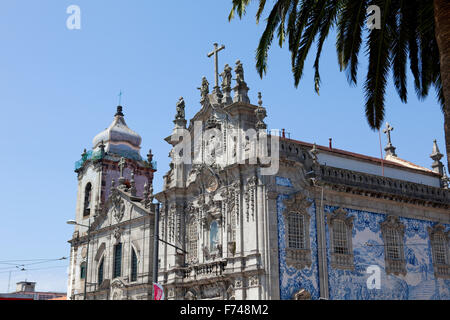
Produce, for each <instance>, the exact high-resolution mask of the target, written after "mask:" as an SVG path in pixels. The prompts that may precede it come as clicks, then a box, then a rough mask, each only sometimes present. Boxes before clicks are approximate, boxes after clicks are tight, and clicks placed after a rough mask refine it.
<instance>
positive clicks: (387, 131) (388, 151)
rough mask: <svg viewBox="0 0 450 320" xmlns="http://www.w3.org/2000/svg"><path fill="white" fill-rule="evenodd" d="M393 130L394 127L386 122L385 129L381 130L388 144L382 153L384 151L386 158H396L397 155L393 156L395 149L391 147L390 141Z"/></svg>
mask: <svg viewBox="0 0 450 320" xmlns="http://www.w3.org/2000/svg"><path fill="white" fill-rule="evenodd" d="M393 130H394V127H392V126H391V125H390V124H389V122H386V128H385V129H384V130H383V133H385V134H386V135H387V138H388V143H387V145H386V148H384V151H386V157H387V156H393V157H396V156H397V155H396V154H395V149H396V148H395V147H394V146H393V145H392V141H391V131H393Z"/></svg>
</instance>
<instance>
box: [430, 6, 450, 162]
mask: <svg viewBox="0 0 450 320" xmlns="http://www.w3.org/2000/svg"><path fill="white" fill-rule="evenodd" d="M434 20H435V32H436V40H437V44H438V47H439V55H440V68H441V80H442V87H443V90H444V100H445V102H444V131H445V146H446V151H447V165H448V166H447V168H448V169H449V170H450V1H449V0H434Z"/></svg>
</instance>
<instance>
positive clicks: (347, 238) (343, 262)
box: [328, 208, 354, 270]
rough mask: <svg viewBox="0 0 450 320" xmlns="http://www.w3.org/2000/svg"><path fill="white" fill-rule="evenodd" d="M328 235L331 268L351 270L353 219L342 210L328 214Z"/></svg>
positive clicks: (352, 258) (352, 264)
mask: <svg viewBox="0 0 450 320" xmlns="http://www.w3.org/2000/svg"><path fill="white" fill-rule="evenodd" d="M328 227H329V233H330V242H331V243H330V250H331V266H332V267H333V268H336V269H344V270H353V269H354V257H353V248H352V229H353V217H351V216H349V215H348V213H347V211H345V210H344V209H342V208H339V209H337V210H335V211H334V212H332V213H330V214H328Z"/></svg>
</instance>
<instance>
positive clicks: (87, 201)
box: [83, 182, 92, 217]
mask: <svg viewBox="0 0 450 320" xmlns="http://www.w3.org/2000/svg"><path fill="white" fill-rule="evenodd" d="M91 191H92V185H91V183H90V182H89V183H88V184H87V185H86V187H85V189H84V210H83V216H84V217H85V216H88V215H89V214H90V213H91Z"/></svg>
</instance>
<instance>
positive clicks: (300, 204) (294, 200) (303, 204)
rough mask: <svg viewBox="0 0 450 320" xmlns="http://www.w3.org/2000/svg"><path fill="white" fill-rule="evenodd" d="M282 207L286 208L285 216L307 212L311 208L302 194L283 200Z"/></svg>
mask: <svg viewBox="0 0 450 320" xmlns="http://www.w3.org/2000/svg"><path fill="white" fill-rule="evenodd" d="M284 205H285V206H286V210H285V214H288V213H289V212H293V211H294V212H301V211H304V210H307V209H308V208H309V207H310V206H311V202H310V201H308V199H307V198H306V196H305V195H304V194H302V193H301V192H298V193H296V194H294V195H291V196H290V197H289V198H288V199H286V200H284Z"/></svg>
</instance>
